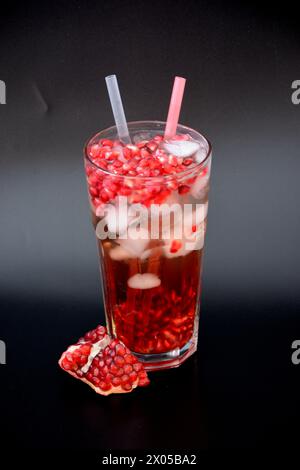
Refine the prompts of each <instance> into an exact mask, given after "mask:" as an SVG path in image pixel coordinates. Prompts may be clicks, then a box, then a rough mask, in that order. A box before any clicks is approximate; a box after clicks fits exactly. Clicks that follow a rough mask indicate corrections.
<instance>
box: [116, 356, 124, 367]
mask: <svg viewBox="0 0 300 470" xmlns="http://www.w3.org/2000/svg"><path fill="white" fill-rule="evenodd" d="M114 362H115V364H116V365H117V366H119V367H122V366H123V365H124V364H125V361H124V358H123V357H122V356H116V357H115V360H114Z"/></svg>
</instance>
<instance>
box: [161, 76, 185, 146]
mask: <svg viewBox="0 0 300 470" xmlns="http://www.w3.org/2000/svg"><path fill="white" fill-rule="evenodd" d="M185 82H186V79H185V78H182V77H175V80H174V85H173V90H172V96H171V101H170V106H169V112H168V118H167V124H166V129H165V139H171V138H172V137H174V135H176V129H177V124H178V119H179V114H180V109H181V103H182V98H183V93H184V87H185Z"/></svg>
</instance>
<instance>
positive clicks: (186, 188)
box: [178, 184, 190, 194]
mask: <svg viewBox="0 0 300 470" xmlns="http://www.w3.org/2000/svg"><path fill="white" fill-rule="evenodd" d="M189 190H190V188H189V186H186V185H184V184H183V185H181V186H179V188H178V192H179V194H186V193H188V192H189Z"/></svg>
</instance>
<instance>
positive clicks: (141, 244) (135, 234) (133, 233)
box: [118, 227, 149, 258]
mask: <svg viewBox="0 0 300 470" xmlns="http://www.w3.org/2000/svg"><path fill="white" fill-rule="evenodd" d="M118 243H120V245H121V246H122V248H124V249H125V250H126V251H129V252H130V254H131V258H132V257H134V258H139V257H140V256H141V254H142V253H143V251H145V249H146V247H147V246H148V244H149V232H148V230H146V229H144V228H142V227H140V228H136V227H130V228H129V229H128V233H127V238H125V239H121V238H119V239H118Z"/></svg>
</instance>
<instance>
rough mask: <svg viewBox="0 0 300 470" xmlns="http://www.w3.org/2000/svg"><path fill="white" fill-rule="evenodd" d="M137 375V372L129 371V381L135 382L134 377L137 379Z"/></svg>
mask: <svg viewBox="0 0 300 470" xmlns="http://www.w3.org/2000/svg"><path fill="white" fill-rule="evenodd" d="M137 376H138V375H137V373H136V372H135V371H132V372H130V374H129V379H130V382H135V381H136V379H137Z"/></svg>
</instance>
